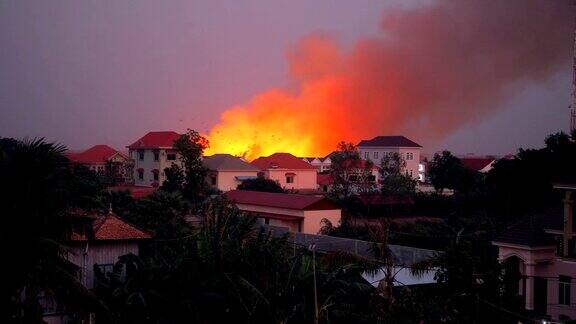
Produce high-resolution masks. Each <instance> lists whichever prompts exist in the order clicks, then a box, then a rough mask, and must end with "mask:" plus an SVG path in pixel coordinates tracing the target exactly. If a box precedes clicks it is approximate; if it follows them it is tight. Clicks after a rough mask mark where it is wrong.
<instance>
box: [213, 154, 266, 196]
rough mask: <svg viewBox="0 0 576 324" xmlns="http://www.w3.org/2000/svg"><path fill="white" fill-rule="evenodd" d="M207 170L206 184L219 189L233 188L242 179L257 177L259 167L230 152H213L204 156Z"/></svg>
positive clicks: (227, 189)
mask: <svg viewBox="0 0 576 324" xmlns="http://www.w3.org/2000/svg"><path fill="white" fill-rule="evenodd" d="M202 162H203V163H204V166H205V167H206V168H207V169H208V170H209V171H208V179H207V181H208V184H209V185H210V186H211V187H213V188H216V189H218V190H221V191H229V190H234V189H236V188H237V187H238V185H239V184H241V183H242V181H244V180H248V179H255V178H257V177H258V172H260V169H259V168H258V167H256V166H254V165H252V164H250V163H248V162H246V161H244V160H243V159H241V158H239V157H235V156H232V155H230V154H214V155H211V156H206V157H204V159H203V161H202Z"/></svg>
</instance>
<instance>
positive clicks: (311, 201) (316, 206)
mask: <svg viewBox="0 0 576 324" xmlns="http://www.w3.org/2000/svg"><path fill="white" fill-rule="evenodd" d="M224 195H225V196H226V198H228V199H229V200H230V201H232V202H235V203H238V204H246V205H257V206H265V207H275V208H285V209H295V210H332V209H340V208H339V207H338V206H337V205H336V204H334V203H332V202H331V201H329V200H328V199H326V198H325V197H323V196H311V195H298V194H286V193H272V192H260V191H248V190H231V191H228V192H227V193H225V194H224Z"/></svg>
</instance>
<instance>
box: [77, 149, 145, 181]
mask: <svg viewBox="0 0 576 324" xmlns="http://www.w3.org/2000/svg"><path fill="white" fill-rule="evenodd" d="M67 156H68V158H69V159H70V161H72V162H73V163H78V164H82V165H84V166H86V167H87V168H88V169H90V170H92V171H94V172H96V173H98V174H101V175H108V176H110V177H111V179H112V180H113V181H114V182H115V183H125V184H129V183H132V181H133V177H132V174H133V169H134V161H133V160H132V159H131V158H130V157H128V156H127V155H126V154H124V153H122V152H120V151H117V150H115V149H113V148H111V147H110V146H108V145H94V146H92V147H91V148H89V149H87V150H85V151H81V152H70V153H68V154H67Z"/></svg>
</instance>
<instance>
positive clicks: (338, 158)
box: [330, 142, 375, 200]
mask: <svg viewBox="0 0 576 324" xmlns="http://www.w3.org/2000/svg"><path fill="white" fill-rule="evenodd" d="M330 160H331V162H332V164H331V170H330V176H331V178H332V186H331V189H330V195H331V196H332V197H334V198H335V199H339V200H342V199H344V200H346V199H349V198H350V197H351V196H352V195H354V194H357V193H367V192H371V191H373V190H374V187H375V183H374V179H373V178H374V177H373V175H372V169H373V166H374V164H373V163H372V162H371V161H364V160H362V159H361V158H360V155H359V153H358V151H357V150H356V147H355V146H354V144H352V143H345V142H340V143H339V144H338V151H337V152H335V153H333V154H332V155H331V156H330Z"/></svg>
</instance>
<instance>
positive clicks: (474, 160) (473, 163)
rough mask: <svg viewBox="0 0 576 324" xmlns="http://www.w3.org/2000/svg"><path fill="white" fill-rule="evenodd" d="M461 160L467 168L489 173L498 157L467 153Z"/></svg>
mask: <svg viewBox="0 0 576 324" xmlns="http://www.w3.org/2000/svg"><path fill="white" fill-rule="evenodd" d="M460 162H462V165H464V166H465V167H466V168H468V169H470V170H473V171H477V172H480V173H487V172H488V171H490V170H492V167H493V166H494V163H496V158H495V157H493V156H470V155H467V156H465V157H463V158H460Z"/></svg>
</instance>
